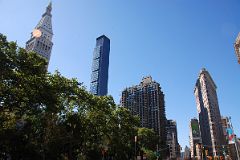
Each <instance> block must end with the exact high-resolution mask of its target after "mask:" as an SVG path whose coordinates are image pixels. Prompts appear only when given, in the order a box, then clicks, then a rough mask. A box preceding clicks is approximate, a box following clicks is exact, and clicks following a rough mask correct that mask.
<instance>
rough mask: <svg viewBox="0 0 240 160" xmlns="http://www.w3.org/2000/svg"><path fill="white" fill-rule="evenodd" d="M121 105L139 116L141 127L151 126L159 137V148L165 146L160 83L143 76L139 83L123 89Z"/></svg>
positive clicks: (162, 99)
mask: <svg viewBox="0 0 240 160" xmlns="http://www.w3.org/2000/svg"><path fill="white" fill-rule="evenodd" d="M121 105H122V106H123V107H126V108H128V109H129V110H130V112H131V113H132V115H138V116H139V117H140V123H141V127H146V128H152V129H153V130H154V131H155V133H156V134H157V135H158V136H159V137H160V148H166V138H167V137H166V121H167V120H166V115H165V102H164V94H163V92H162V91H161V87H160V84H159V83H157V82H155V81H153V80H152V77H151V76H148V77H144V78H143V79H142V82H141V83H140V84H139V85H136V86H133V87H129V88H126V89H124V90H123V92H122V98H121Z"/></svg>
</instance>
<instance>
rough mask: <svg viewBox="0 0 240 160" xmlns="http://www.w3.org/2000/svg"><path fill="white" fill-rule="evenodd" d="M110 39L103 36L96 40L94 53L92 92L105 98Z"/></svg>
mask: <svg viewBox="0 0 240 160" xmlns="http://www.w3.org/2000/svg"><path fill="white" fill-rule="evenodd" d="M109 53H110V39H109V38H107V37H106V36H105V35H102V36H100V37H98V38H97V39H96V47H95V48H94V51H93V62H92V74H91V84H90V92H91V93H92V94H94V95H98V96H104V95H107V92H108V67H109Z"/></svg>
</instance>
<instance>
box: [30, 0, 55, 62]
mask: <svg viewBox="0 0 240 160" xmlns="http://www.w3.org/2000/svg"><path fill="white" fill-rule="evenodd" d="M51 11H52V2H51V1H50V3H49V4H48V6H47V7H46V11H45V13H44V14H43V15H42V18H41V20H40V21H39V22H38V24H37V26H36V27H35V28H34V30H33V32H32V36H31V38H30V39H29V40H28V41H27V43H26V50H27V51H35V52H36V53H38V54H39V55H41V56H42V57H44V58H46V59H47V61H48V62H49V61H50V57H51V51H52V46H53V43H52V37H53V31H52V14H51Z"/></svg>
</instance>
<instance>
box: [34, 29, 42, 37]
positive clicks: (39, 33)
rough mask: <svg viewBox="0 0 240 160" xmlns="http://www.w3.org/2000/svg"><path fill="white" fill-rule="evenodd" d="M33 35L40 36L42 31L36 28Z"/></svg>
mask: <svg viewBox="0 0 240 160" xmlns="http://www.w3.org/2000/svg"><path fill="white" fill-rule="evenodd" d="M32 34H33V37H36V38H39V37H41V35H42V32H41V31H40V30H39V29H34V30H33V32H32Z"/></svg>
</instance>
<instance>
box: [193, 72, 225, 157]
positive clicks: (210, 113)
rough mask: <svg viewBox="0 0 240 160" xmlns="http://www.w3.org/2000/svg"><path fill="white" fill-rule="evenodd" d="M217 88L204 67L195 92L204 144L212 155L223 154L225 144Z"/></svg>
mask: <svg viewBox="0 0 240 160" xmlns="http://www.w3.org/2000/svg"><path fill="white" fill-rule="evenodd" d="M216 89H217V86H216V85H215V83H214V81H213V79H212V77H211V76H210V74H209V72H208V71H207V70H206V69H205V68H203V69H202V70H201V71H200V74H199V76H198V79H197V82H196V85H195V89H194V94H195V98H196V104H197V111H198V116H199V126H200V131H201V137H202V144H203V146H204V147H205V148H206V149H207V150H208V153H209V155H210V156H220V155H223V153H222V150H221V147H222V146H223V145H225V140H224V135H223V129H222V123H221V114H220V110H219V105H218V98H217V92H216Z"/></svg>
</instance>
